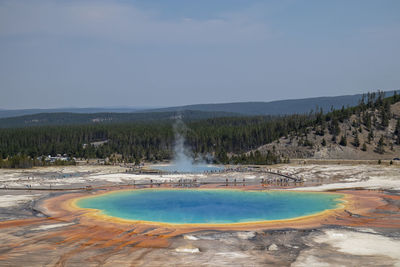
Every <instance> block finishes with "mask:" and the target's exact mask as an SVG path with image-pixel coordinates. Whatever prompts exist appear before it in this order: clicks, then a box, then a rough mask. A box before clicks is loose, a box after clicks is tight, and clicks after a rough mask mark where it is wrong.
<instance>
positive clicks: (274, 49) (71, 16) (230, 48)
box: [0, 0, 400, 108]
mask: <svg viewBox="0 0 400 267" xmlns="http://www.w3.org/2000/svg"><path fill="white" fill-rule="evenodd" d="M399 14H400V1H397V0H393V1H389V0H379V1H378V0H375V1H370V0H362V1H352V0H347V1H340V0H336V1H325V0H318V1H305V0H277V1H256V0H247V1H244V0H213V1H212V0H168V1H165V0H124V1H122V0H82V1H76V0H69V1H66V0H35V1H31V0H0V91H1V98H0V108H49V107H99V106H132V107H133V106H171V105H184V104H194V103H217V102H234V101H272V100H277V99H288V98H304V97H313V96H327V95H341V94H354V93H360V92H365V91H371V90H377V89H382V90H392V89H399V88H400V75H399V73H400V51H399V47H400V16H399Z"/></svg>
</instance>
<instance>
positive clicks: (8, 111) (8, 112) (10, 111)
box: [0, 107, 148, 118]
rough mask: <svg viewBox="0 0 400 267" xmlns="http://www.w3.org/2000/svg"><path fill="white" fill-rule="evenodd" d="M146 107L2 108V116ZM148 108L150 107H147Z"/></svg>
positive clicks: (137, 110) (132, 110)
mask: <svg viewBox="0 0 400 267" xmlns="http://www.w3.org/2000/svg"><path fill="white" fill-rule="evenodd" d="M145 109H146V108H118V107H117V108H51V109H40V108H33V109H1V108H0V118H9V117H18V116H24V115H32V114H40V113H86V114H91V113H130V112H140V111H143V110H145ZM147 109H148V108H147Z"/></svg>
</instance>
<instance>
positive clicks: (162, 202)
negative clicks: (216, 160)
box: [76, 189, 343, 224]
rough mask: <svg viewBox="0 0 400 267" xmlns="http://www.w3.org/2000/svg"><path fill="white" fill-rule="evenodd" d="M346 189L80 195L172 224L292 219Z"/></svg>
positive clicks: (107, 211)
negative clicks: (335, 191)
mask: <svg viewBox="0 0 400 267" xmlns="http://www.w3.org/2000/svg"><path fill="white" fill-rule="evenodd" d="M342 197H343V195H341V194H330V193H308V192H307V193H305V192H288V191H241V190H229V189H193V190H191V189H142V190H129V191H119V192H118V191H117V192H112V193H107V194H103V195H99V196H93V197H86V198H81V199H79V200H78V201H77V202H76V205H77V206H78V207H80V208H85V209H96V210H99V211H100V212H101V214H102V215H107V216H112V217H117V218H121V219H126V220H133V221H149V222H159V223H171V224H231V223H245V222H261V221H273V220H284V219H292V218H297V217H301V216H307V215H312V214H316V213H319V212H322V211H325V210H329V209H335V208H337V207H338V205H339V204H340V203H342V201H341V200H340V199H341V198H342Z"/></svg>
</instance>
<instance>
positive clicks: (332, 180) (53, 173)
mask: <svg viewBox="0 0 400 267" xmlns="http://www.w3.org/2000/svg"><path fill="white" fill-rule="evenodd" d="M266 168H268V169H272V170H274V171H276V170H279V171H281V172H283V173H286V174H290V175H292V176H295V177H302V178H303V179H304V180H305V183H304V186H303V187H297V188H295V189H293V190H312V191H325V190H330V189H343V188H365V189H382V190H390V191H392V192H394V193H395V194H398V193H399V192H400V166H398V165H396V166H383V165H371V164H355V165H343V164H340V165H318V164H312V165H298V164H296V165H295V164H290V165H278V166H268V167H266ZM126 170H127V169H126V168H125V167H120V166H68V167H46V168H35V169H28V170H6V169H0V188H4V187H7V188H9V189H8V190H0V215H1V216H0V220H8V219H13V218H24V217H29V216H32V213H29V208H27V207H28V206H29V205H31V203H32V201H34V200H37V199H39V198H41V197H46V196H48V195H49V193H50V192H51V191H48V190H47V191H44V190H25V189H26V187H27V186H31V187H32V189H35V188H37V189H40V188H41V189H50V185H51V186H52V189H54V188H59V189H61V188H71V189H72V188H84V187H85V186H87V185H92V186H103V185H104V186H110V185H127V184H132V183H133V181H135V184H140V183H148V182H149V181H150V179H151V180H153V182H164V181H165V182H170V181H178V180H179V179H194V178H196V179H197V180H198V181H220V182H224V181H225V179H226V178H228V179H229V180H230V181H232V180H233V179H235V178H236V179H237V181H238V183H239V182H241V181H242V179H243V178H245V179H246V182H248V183H259V181H260V180H261V179H262V178H268V177H270V176H268V175H267V174H265V173H257V172H242V173H232V172H228V173H216V174H211V175H205V174H197V175H186V174H185V175H183V174H181V175H180V174H173V175H159V174H155V175H149V174H140V175H137V174H132V173H126ZM309 185H312V186H309ZM11 188H19V189H22V190H11ZM13 213H15V214H13ZM65 226H67V225H65V224H62V223H58V224H51V225H45V226H43V227H42V226H41V227H37V228H36V229H32V230H34V231H49V230H51V229H55V228H58V227H65ZM173 244H174V245H173V247H172V248H171V249H170V250H151V251H147V252H146V253H148V254H146V256H145V257H144V259H143V260H144V263H146V260H147V261H150V262H152V264H147V266H160V265H161V264H163V262H162V261H159V262H157V261H156V259H159V258H160V257H161V258H163V257H168V258H170V259H171V258H173V259H174V263H176V265H178V266H190V265H191V263H193V262H196V265H202V266H223V265H230V266H266V265H282V266H289V265H291V266H400V224H399V228H398V229H397V230H396V229H395V230H391V231H389V232H383V231H380V230H379V229H366V228H351V227H342V228H339V227H338V228H333V229H332V228H327V229H326V228H322V229H316V230H313V231H309V232H298V231H292V232H290V231H288V232H284V233H283V232H273V233H270V232H269V233H267V235H265V234H263V233H259V232H251V231H250V232H233V233H209V234H204V233H193V234H190V235H185V236H183V237H181V238H180V239H177V240H176V241H174V243H173ZM210 259H212V260H210ZM277 259H280V261H278V262H277V261H276V260H277ZM246 263H251V264H250V265H248V264H246ZM159 264H160V265H159Z"/></svg>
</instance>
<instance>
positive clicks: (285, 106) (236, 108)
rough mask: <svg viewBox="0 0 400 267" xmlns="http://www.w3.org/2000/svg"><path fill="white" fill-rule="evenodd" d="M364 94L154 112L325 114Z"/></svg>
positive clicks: (199, 105)
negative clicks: (319, 110)
mask: <svg viewBox="0 0 400 267" xmlns="http://www.w3.org/2000/svg"><path fill="white" fill-rule="evenodd" d="M394 92H395V91H387V92H385V95H386V96H387V97H388V96H392V95H393V94H394ZM362 96H363V94H356V95H343V96H328V97H313V98H304V99H290V100H278V101H271V102H237V103H220V104H198V105H187V106H178V107H169V108H161V109H155V110H152V111H159V112H160V111H179V110H198V111H214V112H235V113H240V114H244V115H289V114H295V113H299V114H304V113H308V112H310V111H311V110H315V109H316V107H317V106H318V108H322V109H323V110H324V112H328V111H330V109H331V107H333V108H334V109H339V108H341V107H342V106H344V107H347V106H355V105H357V104H358V102H359V101H360V100H361V98H362Z"/></svg>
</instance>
